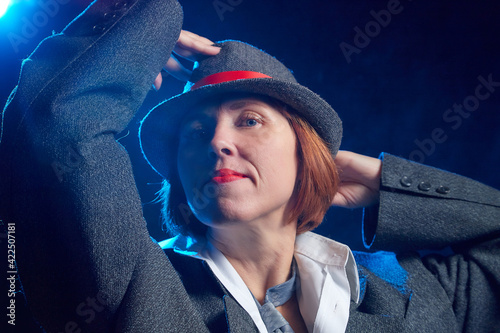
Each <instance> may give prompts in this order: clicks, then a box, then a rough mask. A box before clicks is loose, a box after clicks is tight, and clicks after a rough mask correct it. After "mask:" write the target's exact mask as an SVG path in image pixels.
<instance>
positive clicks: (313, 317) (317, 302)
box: [160, 232, 359, 333]
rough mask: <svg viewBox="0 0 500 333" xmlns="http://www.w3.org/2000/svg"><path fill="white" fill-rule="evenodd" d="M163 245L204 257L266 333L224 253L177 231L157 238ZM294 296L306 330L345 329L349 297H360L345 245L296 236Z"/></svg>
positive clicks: (326, 332)
mask: <svg viewBox="0 0 500 333" xmlns="http://www.w3.org/2000/svg"><path fill="white" fill-rule="evenodd" d="M160 246H161V247H162V248H163V249H168V248H171V249H173V250H174V251H175V252H177V253H180V254H184V255H187V256H191V257H195V258H198V259H200V260H205V261H206V262H207V263H208V265H209V266H210V268H211V269H212V271H213V273H214V274H215V275H216V276H217V278H218V279H219V280H220V282H221V283H222V284H223V285H224V287H225V288H226V289H227V290H228V291H229V292H230V293H231V295H232V296H233V297H234V298H235V299H236V301H237V302H238V303H239V304H240V305H241V306H242V307H243V308H244V309H245V310H246V311H247V312H248V314H249V315H250V317H251V318H252V320H253V321H254V323H255V325H256V326H257V328H258V329H259V331H260V332H262V333H267V329H266V326H265V325H264V322H263V321H262V318H261V316H260V313H259V309H258V308H257V305H256V304H255V300H254V298H253V296H252V294H251V292H250V290H249V289H248V287H247V286H246V285H245V283H244V282H243V280H242V278H241V277H240V276H239V274H238V273H237V272H236V270H235V269H234V267H233V266H232V265H231V263H230V262H229V261H228V260H227V258H226V257H225V256H224V255H223V254H222V253H221V252H220V251H219V250H217V248H215V246H213V245H212V243H210V242H209V241H208V240H207V239H201V240H200V239H194V238H191V237H186V236H180V235H179V236H177V237H174V238H171V239H167V240H165V241H163V242H161V243H160ZM294 257H295V261H296V262H297V289H296V292H297V299H298V302H299V308H300V313H301V314H302V318H303V319H304V322H305V323H306V326H307V330H308V331H309V332H314V333H323V332H324V333H333V332H345V329H346V326H347V321H348V319H349V306H350V301H351V300H353V301H355V302H358V300H359V277H358V270H357V268H356V263H355V261H354V257H353V255H352V252H351V250H350V249H349V247H348V246H347V245H344V244H341V243H338V242H335V241H333V240H331V239H328V238H326V237H323V236H320V235H318V234H315V233H312V232H306V233H304V234H301V235H299V236H297V239H296V241H295V253H294Z"/></svg>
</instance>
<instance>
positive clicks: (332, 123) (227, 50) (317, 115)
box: [139, 41, 342, 180]
mask: <svg viewBox="0 0 500 333" xmlns="http://www.w3.org/2000/svg"><path fill="white" fill-rule="evenodd" d="M215 45H217V46H220V47H221V51H220V52H219V54H218V55H216V56H211V57H206V58H204V59H202V60H200V61H199V62H197V63H196V64H195V68H194V70H193V73H192V75H191V78H190V81H189V82H188V83H187V84H186V87H185V88H184V92H183V93H182V94H179V95H177V96H174V97H172V98H170V99H168V100H166V101H165V102H163V103H161V104H159V105H158V106H156V107H155V108H154V109H152V110H151V111H150V112H149V113H148V115H146V117H145V118H144V119H143V120H142V123H141V127H140V132H139V137H140V143H141V148H142V152H143V154H144V156H145V158H146V160H147V161H148V162H149V164H150V165H151V166H152V167H153V169H155V170H156V172H158V173H159V174H160V175H162V176H163V177H165V178H166V179H167V180H168V179H170V177H171V171H172V170H175V163H176V160H177V157H176V152H177V149H176V147H177V142H178V139H177V137H178V130H179V127H180V123H181V121H182V119H183V118H184V116H185V115H186V114H187V113H188V112H189V110H191V109H193V107H194V106H195V105H196V104H198V103H199V102H201V101H203V100H204V99H206V98H207V97H210V96H215V95H218V94H227V93H251V94H259V95H265V96H269V97H272V98H275V99H277V100H279V101H282V102H284V103H285V104H287V105H289V106H290V107H291V108H292V109H294V110H296V111H297V113H298V114H299V115H300V116H301V117H303V118H304V119H305V120H307V121H308V122H309V123H310V124H311V125H312V126H313V127H314V129H315V130H316V131H317V132H318V134H319V135H320V136H321V137H322V138H323V140H325V141H326V142H327V143H328V145H329V149H330V151H331V153H332V155H333V156H335V155H336V154H337V151H338V149H339V146H340V141H341V138H342V122H341V121H340V118H339V116H338V115H337V113H336V112H335V111H334V110H333V108H332V107H331V106H330V105H329V104H328V103H327V102H326V101H325V100H324V99H322V98H321V97H320V96H319V95H317V94H315V93H314V92H312V91H311V90H309V89H308V88H306V87H304V86H302V85H300V84H299V83H297V80H295V78H294V76H293V74H292V72H291V71H290V70H289V69H287V68H286V67H285V66H284V65H283V64H282V63H281V62H279V61H278V60H277V59H276V58H274V57H272V56H270V55H269V54H267V53H266V52H264V51H262V50H259V49H258V48H256V47H254V46H252V45H249V44H246V43H243V42H239V41H224V42H220V43H217V44H215Z"/></svg>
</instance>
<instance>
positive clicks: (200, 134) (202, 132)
mask: <svg viewBox="0 0 500 333" xmlns="http://www.w3.org/2000/svg"><path fill="white" fill-rule="evenodd" d="M207 135H208V134H207V130H206V129H205V127H203V126H195V127H191V126H187V127H185V128H184V129H183V130H182V131H181V135H180V137H181V141H184V142H185V141H196V140H200V139H203V138H205V137H206V136H207Z"/></svg>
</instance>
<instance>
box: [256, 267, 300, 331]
mask: <svg viewBox="0 0 500 333" xmlns="http://www.w3.org/2000/svg"><path fill="white" fill-rule="evenodd" d="M294 292H295V262H294V263H293V264H292V277H291V278H290V279H289V280H288V281H286V282H283V283H282V284H278V285H277V286H274V287H271V288H269V289H268V290H267V291H266V297H265V298H264V304H263V305H260V303H259V302H258V301H257V300H255V302H256V303H257V307H258V308H259V312H260V316H261V317H262V321H263V322H264V324H265V325H266V328H267V331H268V332H269V333H293V330H292V327H291V326H290V324H288V322H287V321H286V319H285V318H283V316H282V315H281V313H279V311H278V310H276V307H277V306H280V305H283V304H285V303H286V302H287V301H288V300H289V299H290V298H291V297H292V296H293V293H294Z"/></svg>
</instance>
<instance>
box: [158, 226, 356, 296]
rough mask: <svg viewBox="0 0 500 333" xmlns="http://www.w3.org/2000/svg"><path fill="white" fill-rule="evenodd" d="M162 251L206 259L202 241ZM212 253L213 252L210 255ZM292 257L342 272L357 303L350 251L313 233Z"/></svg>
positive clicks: (175, 242) (301, 238) (169, 243)
mask: <svg viewBox="0 0 500 333" xmlns="http://www.w3.org/2000/svg"><path fill="white" fill-rule="evenodd" d="M159 244H160V246H161V248H162V249H169V248H170V249H173V250H174V251H175V252H177V253H180V254H183V255H186V256H190V257H195V258H198V259H201V260H207V259H208V258H209V257H210V255H209V252H208V250H209V248H211V247H209V246H208V241H207V239H206V238H205V237H197V238H195V237H191V236H183V235H178V236H176V237H173V238H170V239H167V240H164V241H162V242H160V243H159ZM213 250H214V249H212V252H213ZM295 254H296V255H297V254H300V255H303V256H305V257H308V258H310V259H311V260H313V261H315V262H318V263H321V264H323V265H325V266H327V267H334V268H343V269H345V272H346V275H347V280H348V282H349V288H350V294H351V300H352V301H354V302H356V303H358V302H359V294H360V284H359V276H358V269H357V266H356V261H355V260H354V256H353V254H352V251H351V249H350V248H349V247H348V246H347V245H345V244H342V243H339V242H337V241H334V240H332V239H329V238H326V237H323V236H321V235H318V234H316V233H313V232H306V233H303V234H300V235H298V236H297V239H296V241H295Z"/></svg>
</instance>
